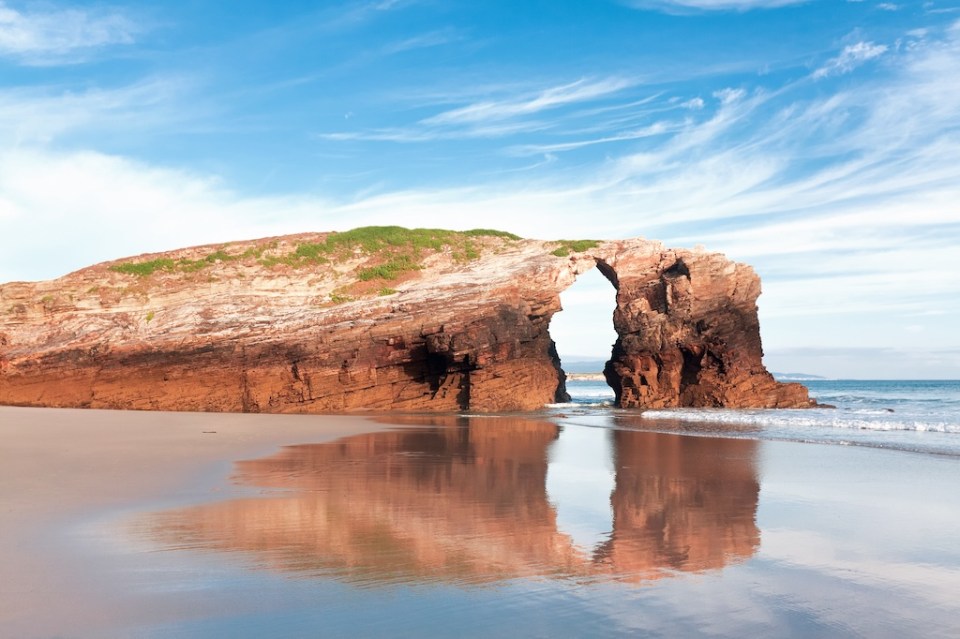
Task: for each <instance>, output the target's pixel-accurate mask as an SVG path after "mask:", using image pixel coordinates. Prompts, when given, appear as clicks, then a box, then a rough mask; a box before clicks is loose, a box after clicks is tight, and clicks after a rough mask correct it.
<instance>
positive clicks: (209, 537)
mask: <svg viewBox="0 0 960 639" xmlns="http://www.w3.org/2000/svg"><path fill="white" fill-rule="evenodd" d="M430 421H432V422H433V427H426V428H416V429H409V430H406V429H405V430H400V431H391V432H381V433H375V434H368V435H362V436H358V437H352V438H348V439H344V440H341V441H339V442H335V443H332V444H319V445H304V446H291V447H288V448H285V449H284V450H283V451H281V452H280V453H278V454H276V455H274V456H272V457H267V458H264V459H258V460H252V461H246V462H241V463H240V464H239V465H238V472H237V475H236V480H237V481H239V482H240V483H243V484H249V485H254V486H260V487H268V488H271V489H275V490H279V491H283V492H282V493H281V494H278V495H275V496H269V497H262V498H249V499H236V500H232V501H227V502H222V503H215V504H210V505H204V506H198V507H192V508H187V509H183V510H178V511H171V512H165V513H160V514H157V515H155V516H154V517H153V518H152V519H151V520H150V522H149V524H148V528H149V531H150V532H149V534H150V535H151V536H153V537H155V538H156V539H158V540H159V541H160V542H161V543H163V544H165V545H171V546H174V547H178V548H190V549H202V550H219V551H245V552H247V553H250V554H251V556H252V557H253V560H254V562H255V564H256V565H261V566H263V567H267V568H271V569H278V570H283V571H293V572H300V573H308V574H316V575H331V576H336V577H338V578H342V579H346V580H350V581H354V582H370V583H382V582H411V581H445V582H456V583H482V582H489V581H496V580H500V579H508V578H516V577H528V576H542V577H580V576H583V577H591V576H592V577H596V576H600V577H606V578H613V579H623V580H638V579H646V578H653V577H656V576H659V575H661V574H662V570H663V569H668V570H680V571H697V570H704V569H713V568H721V567H723V566H724V565H726V564H727V563H728V562H730V561H736V560H740V559H744V558H747V557H749V556H750V555H751V554H752V553H753V551H754V549H755V548H756V545H757V543H758V538H759V533H758V530H757V528H756V525H755V523H754V515H755V510H756V506H757V497H758V493H759V485H758V483H757V480H756V477H755V470H754V466H753V455H754V447H755V443H754V442H750V441H741V440H700V439H697V438H687V437H679V436H673V435H660V434H652V433H635V432H617V433H614V437H615V440H614V441H615V444H616V453H615V454H616V471H617V478H616V489H615V491H614V493H613V495H612V496H611V500H612V503H613V508H614V522H613V532H612V534H611V536H610V539H609V540H608V541H607V542H605V543H603V544H601V545H600V546H598V547H597V548H595V549H584V548H580V547H578V546H576V545H574V544H573V542H572V540H571V538H570V537H569V536H568V535H567V534H565V533H563V532H562V531H559V530H558V529H557V525H556V516H555V512H554V509H553V507H552V506H551V504H550V503H549V502H548V500H547V496H546V472H547V451H548V447H549V446H550V444H551V443H552V442H553V441H554V440H555V439H556V437H557V436H558V433H559V428H558V426H556V425H555V424H552V423H549V422H542V421H532V420H520V419H476V418H442V417H438V418H435V419H433V420H429V419H427V420H422V419H418V420H417V423H420V424H428V423H429V422H430Z"/></svg>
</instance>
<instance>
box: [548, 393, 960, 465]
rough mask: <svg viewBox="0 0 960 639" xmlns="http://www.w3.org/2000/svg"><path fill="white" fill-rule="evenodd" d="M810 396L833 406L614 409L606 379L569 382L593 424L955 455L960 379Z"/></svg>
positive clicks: (575, 403)
mask: <svg viewBox="0 0 960 639" xmlns="http://www.w3.org/2000/svg"><path fill="white" fill-rule="evenodd" d="M803 384H804V385H805V386H806V387H807V388H808V389H809V390H810V396H811V397H813V398H814V399H816V401H817V402H818V403H820V404H823V405H829V406H831V407H830V408H827V407H823V408H812V409H743V410H737V409H711V408H675V409H662V410H643V411H638V410H617V409H613V408H612V405H613V399H614V396H613V391H612V390H611V389H610V388H608V387H607V386H606V384H605V383H604V382H603V381H585V380H583V381H582V380H570V381H568V382H567V391H568V392H569V393H570V395H571V401H570V403H569V404H564V405H554V406H553V407H552V409H553V410H563V411H567V412H570V413H571V418H575V417H579V418H580V421H584V420H585V419H586V420H587V421H588V422H589V423H591V424H592V425H595V426H604V425H607V426H609V427H616V428H639V429H644V430H657V431H660V432H683V433H687V434H705V435H711V436H727V437H746V438H754V439H774V440H790V441H805V442H815V443H831V444H842V445H861V446H871V447H876V448H894V449H898V450H907V451H913V452H921V453H933V454H943V455H952V456H960V381H958V380H811V381H805V382H803Z"/></svg>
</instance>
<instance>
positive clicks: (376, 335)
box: [0, 229, 810, 412]
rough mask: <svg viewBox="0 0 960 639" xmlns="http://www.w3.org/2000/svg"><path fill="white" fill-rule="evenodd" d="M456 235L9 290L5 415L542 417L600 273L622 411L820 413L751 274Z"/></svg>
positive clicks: (183, 264) (290, 249) (231, 248)
mask: <svg viewBox="0 0 960 639" xmlns="http://www.w3.org/2000/svg"><path fill="white" fill-rule="evenodd" d="M401 231H404V232H405V233H408V232H406V231H405V230H402V229H401ZM437 233H439V235H436V236H435V237H434V236H431V238H432V239H430V240H429V241H427V242H426V243H424V242H422V241H421V239H422V238H421V237H420V236H415V237H414V236H410V237H413V239H410V238H409V237H408V236H407V235H404V234H400V235H396V234H394V235H390V236H388V237H389V238H392V239H390V240H389V241H388V242H381V243H379V244H378V243H377V242H373V243H371V241H369V240H364V241H359V240H358V242H357V243H356V244H355V245H354V244H351V242H350V241H348V240H350V238H352V237H353V236H351V235H349V234H304V235H298V236H287V237H282V238H268V239H266V240H258V241H255V242H238V243H232V244H229V245H218V246H206V247H195V248H191V249H183V250H180V251H174V252H171V253H167V254H163V255H149V256H140V257H138V258H134V259H131V260H123V261H117V262H112V263H107V264H101V265H97V266H93V267H90V268H87V269H84V270H81V271H77V272H75V273H72V274H69V275H67V276H64V277H62V278H60V279H57V280H52V281H48V282H37V283H23V282H14V283H10V284H6V285H3V286H0V403H2V404H15V405H27V406H61V407H67V406H72V407H95V408H126V409H154V410H196V411H263V412H338V411H355V410H440V411H446V410H465V409H469V410H472V411H509V410H530V409H535V408H539V407H541V406H542V405H544V404H546V403H549V402H553V401H555V400H557V399H563V398H564V397H565V390H564V383H563V379H564V378H563V373H562V371H561V370H560V367H559V362H558V359H557V357H556V351H555V349H554V346H553V342H552V341H551V339H550V335H549V333H548V330H547V329H548V326H549V323H550V318H551V317H552V316H553V314H554V313H555V312H557V311H559V310H560V301H559V294H560V292H561V291H563V290H564V289H566V288H567V287H568V286H570V285H571V284H572V283H573V281H574V279H575V278H576V276H577V275H578V274H580V273H582V272H584V271H586V270H588V269H590V268H592V267H593V266H595V265H596V266H599V268H600V269H601V271H602V272H603V273H604V275H606V277H607V278H608V279H609V280H610V281H611V282H612V283H613V285H614V286H615V287H616V289H617V310H616V312H615V315H614V326H615V328H616V330H617V333H618V334H619V336H620V337H619V339H618V341H617V344H616V345H615V347H614V350H613V354H612V357H611V361H610V362H608V364H607V367H606V370H605V374H606V377H607V380H608V382H609V383H610V385H611V386H612V387H613V388H614V390H615V391H616V394H617V399H618V401H619V402H620V404H621V405H622V406H623V407H664V406H728V407H794V406H807V405H809V404H810V401H809V400H808V398H807V392H806V389H804V388H803V387H802V386H800V385H798V384H779V383H777V382H775V381H774V380H773V378H772V377H771V376H770V374H769V373H768V372H767V371H766V370H765V369H764V367H763V364H762V362H761V356H762V351H761V346H760V333H759V325H758V321H757V308H756V299H757V296H758V295H759V293H760V282H759V278H758V277H757V275H756V274H755V273H754V272H753V270H752V269H751V268H750V267H748V266H745V265H743V264H737V263H734V262H731V261H729V260H727V259H726V258H725V257H723V256H722V255H718V254H712V253H704V252H691V251H681V250H670V249H665V248H664V247H663V246H662V245H661V244H660V243H658V242H653V241H648V240H643V239H634V240H624V241H609V242H597V243H591V244H588V245H586V247H584V246H583V245H581V246H571V245H569V244H563V243H558V242H542V241H536V240H519V239H513V238H509V237H503V236H501V235H495V234H485V233H482V232H478V233H476V234H473V235H463V234H455V233H450V232H442V231H441V232H437ZM331 238H333V239H331ZM397 238H399V239H397ZM418 238H420V239H418ZM333 240H338V243H335V242H334V241H333ZM318 247H319V248H318ZM577 249H582V250H579V251H578V250H577ZM597 321H598V322H606V321H609V320H608V318H606V317H598V318H597Z"/></svg>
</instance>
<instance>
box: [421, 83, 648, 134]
mask: <svg viewBox="0 0 960 639" xmlns="http://www.w3.org/2000/svg"><path fill="white" fill-rule="evenodd" d="M633 84H634V82H632V81H630V80H627V79H625V78H604V79H600V80H586V79H581V80H577V81H576V82H571V83H569V84H564V85H561V86H556V87H550V88H548V89H544V90H543V91H540V92H539V93H537V94H535V95H532V96H523V97H520V98H509V99H506V100H489V101H483V102H475V103H473V104H468V105H466V106H463V107H459V108H456V109H451V110H449V111H444V112H443V113H439V114H437V115H434V116H431V117H429V118H427V119H425V120H423V123H424V124H442V125H450V124H472V123H476V122H490V121H502V120H506V119H510V118H514V117H520V116H527V115H532V114H535V113H539V112H541V111H546V110H550V109H555V108H558V107H562V106H565V105H568V104H572V103H575V102H584V101H588V100H593V99H596V98H600V97H604V96H608V95H611V94H613V93H617V92H619V91H622V90H623V89H625V88H627V87H629V86H632V85H633Z"/></svg>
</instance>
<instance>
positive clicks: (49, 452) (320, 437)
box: [0, 407, 384, 637]
mask: <svg viewBox="0 0 960 639" xmlns="http://www.w3.org/2000/svg"><path fill="white" fill-rule="evenodd" d="M383 427H384V426H383V425H382V424H377V423H375V422H373V421H370V420H367V419H364V418H362V417H348V416H344V417H340V416H338V417H311V416H277V415H240V414H214V413H164V412H133V411H99V410H74V409H46V408H14V407H0V437H2V440H3V445H2V446H0V513H2V518H3V526H2V527H0V574H3V575H4V578H3V580H2V585H0V636H3V637H47V636H98V635H99V636H116V635H115V633H116V631H117V629H118V628H120V627H123V625H124V623H125V621H129V620H131V619H137V620H139V621H143V620H145V619H151V618H154V616H155V613H158V612H159V611H157V610H152V609H151V605H144V602H143V601H140V602H136V603H131V604H130V606H129V607H128V605H125V604H124V603H123V597H122V595H123V593H124V591H125V585H124V584H117V583H110V582H109V581H108V580H109V577H108V575H107V574H106V573H105V571H103V570H102V568H103V567H102V566H91V565H89V564H88V563H85V560H84V559H83V558H78V557H77V556H75V555H73V554H71V550H72V546H73V545H75V544H77V543H79V542H78V539H79V538H80V537H82V536H83V532H82V530H83V526H84V524H85V522H90V521H93V520H96V519H97V518H98V517H99V518H102V517H104V516H105V515H106V514H109V513H120V512H123V511H125V510H129V509H136V508H143V507H144V505H147V504H151V503H152V504H156V505H160V504H177V503H190V502H194V501H198V500H208V499H215V498H216V497H217V495H218V492H219V491H222V490H224V487H225V485H224V481H225V479H226V478H227V477H228V476H229V473H230V469H231V465H232V463H233V461H235V460H239V459H246V458H249V457H257V456H259V455H263V454H267V453H269V452H272V451H275V450H276V449H277V448H278V447H280V446H282V445H284V444H288V443H303V442H314V443H318V442H325V441H331V440H333V439H337V438H340V437H344V436H347V435H353V434H357V433H361V432H367V431H372V430H377V429H381V428H383ZM101 633H103V634H101Z"/></svg>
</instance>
